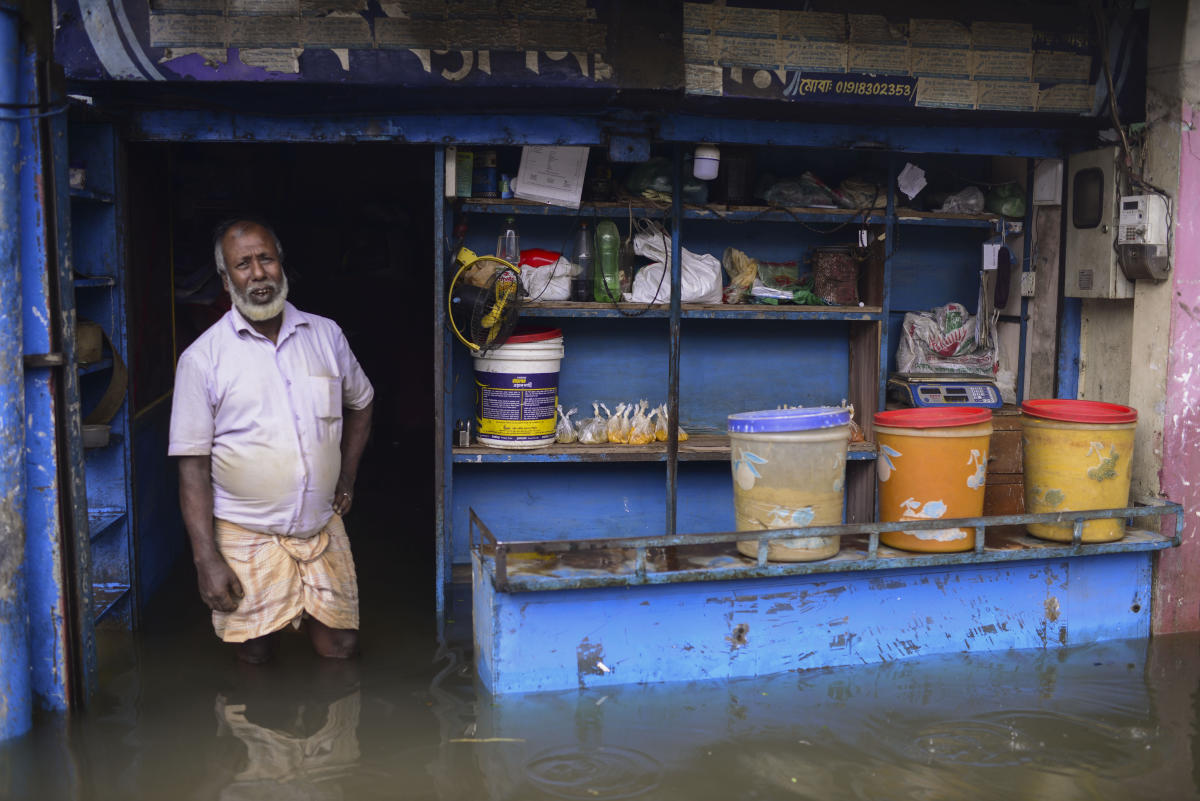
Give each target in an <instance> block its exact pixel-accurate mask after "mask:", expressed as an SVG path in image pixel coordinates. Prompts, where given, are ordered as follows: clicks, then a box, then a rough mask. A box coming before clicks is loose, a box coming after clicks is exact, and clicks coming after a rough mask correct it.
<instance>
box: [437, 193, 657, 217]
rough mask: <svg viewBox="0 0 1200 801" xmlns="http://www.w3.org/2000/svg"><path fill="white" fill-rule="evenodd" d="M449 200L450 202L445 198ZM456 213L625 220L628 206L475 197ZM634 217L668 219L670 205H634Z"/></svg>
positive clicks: (465, 200)
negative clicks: (552, 204)
mask: <svg viewBox="0 0 1200 801" xmlns="http://www.w3.org/2000/svg"><path fill="white" fill-rule="evenodd" d="M448 200H451V199H450V198H448ZM458 209H459V211H463V212H474V213H478V214H514V215H526V216H529V215H532V216H540V217H620V216H625V217H628V216H629V209H630V204H629V203H621V202H615V201H609V202H599V203H581V204H580V206H579V208H578V209H572V208H568V207H567V206H551V205H548V204H546V203H537V202H534V201H532V200H519V199H516V198H505V199H503V200H497V199H495V198H482V197H476V198H459V199H458ZM633 213H634V214H636V215H637V216H638V217H652V218H657V219H662V218H665V217H669V216H670V214H671V209H670V206H669V205H668V206H666V207H665V208H660V207H658V206H654V205H651V204H648V203H645V202H634V203H633Z"/></svg>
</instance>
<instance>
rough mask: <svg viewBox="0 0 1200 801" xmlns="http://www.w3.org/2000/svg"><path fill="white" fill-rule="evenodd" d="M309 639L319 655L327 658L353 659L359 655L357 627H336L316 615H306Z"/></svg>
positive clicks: (305, 623) (305, 621) (305, 622)
mask: <svg viewBox="0 0 1200 801" xmlns="http://www.w3.org/2000/svg"><path fill="white" fill-rule="evenodd" d="M304 625H305V627H306V629H307V630H308V641H309V642H310V643H312V647H313V650H314V651H316V652H317V656H323V657H325V658H326V659H353V658H354V657H356V656H358V631H357V630H356V629H334V628H330V627H329V626H326V625H325V624H324V623H322V622H321V621H319V620H317V619H316V618H315V617H306V618H305V619H304Z"/></svg>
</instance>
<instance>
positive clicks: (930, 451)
mask: <svg viewBox="0 0 1200 801" xmlns="http://www.w3.org/2000/svg"><path fill="white" fill-rule="evenodd" d="M873 419H874V421H875V439H876V441H877V442H878V444H879V456H878V458H877V460H876V463H875V467H876V471H877V472H878V475H879V519H880V521H882V522H892V521H897V522H900V521H910V520H936V519H939V518H946V519H950V518H956V517H979V516H980V515H982V514H983V496H984V491H985V489H984V485H985V481H986V477H987V464H988V449H989V447H990V445H991V436H992V412H991V410H990V409H980V408H977V407H965V406H963V407H958V406H955V407H949V408H946V407H940V406H935V407H929V408H923V409H895V410H893V411H887V412H878V413H876V414H875V416H874V418H873ZM879 541H880V542H882V543H883V544H884V545H888V546H890V547H892V548H901V549H903V550H906V551H919V552H925V553H950V552H954V551H969V550H971V548H973V547H974V546H975V530H974V529H973V528H963V527H961V526H956V527H952V528H935V529H923V530H917V531H884V532H881V533H880V535H879Z"/></svg>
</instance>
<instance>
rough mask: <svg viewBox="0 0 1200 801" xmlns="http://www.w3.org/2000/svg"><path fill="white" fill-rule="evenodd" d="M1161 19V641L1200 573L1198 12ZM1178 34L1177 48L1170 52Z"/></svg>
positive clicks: (1188, 608) (1190, 619) (1195, 608)
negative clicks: (1164, 277)
mask: <svg viewBox="0 0 1200 801" xmlns="http://www.w3.org/2000/svg"><path fill="white" fill-rule="evenodd" d="M1189 5H1190V7H1189ZM1181 7H1182V12H1183V13H1182V14H1180V13H1179V12H1180V10H1181ZM1164 12H1165V14H1166V16H1165V17H1164V18H1160V20H1159V21H1160V22H1162V23H1165V24H1166V25H1168V26H1170V25H1172V24H1173V25H1174V26H1176V27H1174V28H1173V29H1172V28H1168V29H1167V30H1165V31H1163V33H1162V39H1161V41H1160V42H1157V43H1158V44H1161V45H1163V46H1161V47H1156V46H1155V45H1156V40H1155V33H1156V26H1155V22H1156V21H1155V19H1154V18H1153V17H1152V19H1151V46H1150V53H1151V59H1152V61H1151V63H1150V65H1149V67H1150V75H1151V82H1152V84H1151V85H1152V87H1153V88H1154V89H1155V90H1156V92H1157V94H1156V95H1155V96H1152V101H1157V102H1158V103H1160V104H1161V105H1162V106H1163V108H1164V109H1166V111H1165V113H1163V115H1162V116H1163V120H1162V122H1160V123H1158V124H1156V127H1158V128H1166V129H1168V130H1172V129H1174V130H1177V131H1178V132H1179V134H1178V135H1179V140H1178V141H1179V147H1178V154H1179V155H1178V162H1179V180H1178V187H1179V191H1178V195H1177V197H1176V202H1175V253H1174V272H1173V276H1172V280H1171V289H1170V291H1169V293H1167V292H1164V293H1162V294H1163V298H1164V299H1165V301H1166V302H1168V303H1169V306H1170V314H1169V317H1167V316H1165V315H1164V316H1163V317H1161V318H1160V319H1161V320H1166V319H1169V320H1170V336H1169V355H1168V357H1167V360H1166V373H1165V377H1166V382H1165V383H1166V393H1165V398H1164V404H1163V412H1164V414H1163V428H1162V451H1163V460H1162V469H1161V472H1160V473H1159V476H1158V478H1159V482H1160V484H1161V489H1162V492H1163V493H1164V494H1165V495H1166V496H1167V497H1169V498H1171V499H1172V500H1174V501H1177V502H1178V503H1181V504H1182V505H1183V507H1184V510H1185V514H1186V522H1185V524H1184V530H1183V545H1182V546H1181V547H1179V548H1176V549H1173V550H1171V551H1168V552H1165V553H1164V554H1163V555H1162V556H1161V558H1160V559H1159V562H1158V570H1157V574H1156V577H1155V603H1154V631H1155V633H1161V634H1165V633H1171V632H1178V631H1195V630H1198V629H1200V586H1198V585H1197V583H1196V582H1195V580H1194V576H1195V575H1196V573H1197V570H1200V541H1198V540H1200V447H1197V445H1198V444H1200V131H1197V130H1196V127H1197V126H1200V68H1198V67H1197V59H1198V58H1200V8H1197V7H1196V6H1195V5H1194V4H1185V3H1170V4H1167V5H1166V9H1164ZM1154 13H1155V14H1158V13H1159V6H1158V4H1156V5H1155V7H1154ZM1171 14H1174V16H1173V17H1171ZM1183 21H1185V23H1184V24H1181V23H1183ZM1157 30H1163V29H1162V28H1159V29H1157ZM1180 30H1182V31H1183V38H1182V43H1181V44H1180V45H1179V46H1177V47H1175V48H1174V49H1169V47H1168V45H1169V44H1170V43H1171V42H1172V40H1178V39H1179V34H1178V31H1180ZM1156 62H1157V63H1156ZM1156 67H1157V69H1156ZM1172 109H1174V111H1173V112H1172ZM1164 181H1165V178H1164ZM1139 289H1140V288H1139ZM1164 305H1165V304H1164ZM1140 433H1141V432H1140V431H1139V434H1140Z"/></svg>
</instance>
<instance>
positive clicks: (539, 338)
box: [504, 326, 562, 345]
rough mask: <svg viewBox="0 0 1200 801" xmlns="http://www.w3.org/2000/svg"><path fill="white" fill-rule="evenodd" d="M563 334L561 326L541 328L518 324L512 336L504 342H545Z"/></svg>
mask: <svg viewBox="0 0 1200 801" xmlns="http://www.w3.org/2000/svg"><path fill="white" fill-rule="evenodd" d="M561 336H562V329H561V328H539V327H534V326H528V327H526V326H518V327H517V329H516V330H515V331H513V333H512V336H510V337H509V338H508V339H506V340H505V341H504V344H506V345H509V344H512V343H514V342H516V343H520V342H544V341H546V340H547V339H554V338H555V337H561Z"/></svg>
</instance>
